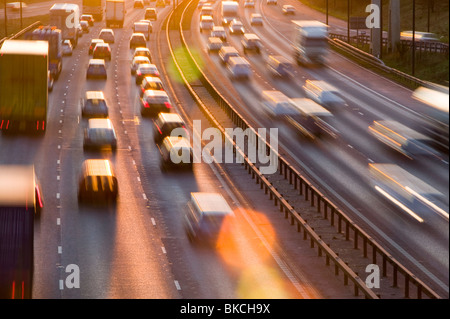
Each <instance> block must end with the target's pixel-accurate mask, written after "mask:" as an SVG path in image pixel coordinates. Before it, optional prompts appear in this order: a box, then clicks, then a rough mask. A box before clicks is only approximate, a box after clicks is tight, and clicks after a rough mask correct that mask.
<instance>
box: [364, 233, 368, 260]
mask: <svg viewBox="0 0 450 319" xmlns="http://www.w3.org/2000/svg"><path fill="white" fill-rule="evenodd" d="M363 255H364V258H367V238H366V236H364V237H363Z"/></svg>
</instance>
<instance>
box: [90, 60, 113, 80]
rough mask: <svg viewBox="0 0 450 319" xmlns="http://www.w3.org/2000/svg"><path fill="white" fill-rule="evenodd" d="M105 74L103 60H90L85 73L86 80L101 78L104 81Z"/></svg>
mask: <svg viewBox="0 0 450 319" xmlns="http://www.w3.org/2000/svg"><path fill="white" fill-rule="evenodd" d="M107 77H108V76H107V73H106V65H105V60H103V59H90V60H89V65H88V68H87V71H86V78H87V79H91V78H102V79H106V78H107Z"/></svg>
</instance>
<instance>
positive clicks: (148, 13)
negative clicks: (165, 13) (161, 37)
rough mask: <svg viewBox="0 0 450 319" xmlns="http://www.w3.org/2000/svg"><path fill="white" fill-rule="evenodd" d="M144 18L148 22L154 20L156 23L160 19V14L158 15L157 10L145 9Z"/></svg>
mask: <svg viewBox="0 0 450 319" xmlns="http://www.w3.org/2000/svg"><path fill="white" fill-rule="evenodd" d="M144 18H145V19H146V20H150V21H151V20H154V21H156V20H157V19H158V14H157V13H156V9H155V8H147V9H145V16H144Z"/></svg>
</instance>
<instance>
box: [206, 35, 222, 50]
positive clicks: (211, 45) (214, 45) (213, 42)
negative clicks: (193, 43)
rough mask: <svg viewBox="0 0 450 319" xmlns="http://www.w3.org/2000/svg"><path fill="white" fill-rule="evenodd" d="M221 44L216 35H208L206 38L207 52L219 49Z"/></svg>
mask: <svg viewBox="0 0 450 319" xmlns="http://www.w3.org/2000/svg"><path fill="white" fill-rule="evenodd" d="M222 46H223V42H222V40H221V39H220V38H216V37H209V38H208V44H207V49H208V52H209V53H210V52H217V51H219V50H220V49H221V48H222Z"/></svg>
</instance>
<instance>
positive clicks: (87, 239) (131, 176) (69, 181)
mask: <svg viewBox="0 0 450 319" xmlns="http://www.w3.org/2000/svg"><path fill="white" fill-rule="evenodd" d="M121 33H122V30H118V32H116V37H117V39H120V38H121ZM117 44H118V45H117V47H116V48H113V60H112V61H111V62H110V63H108V64H109V65H108V66H107V70H108V80H107V81H104V80H87V81H85V84H84V87H83V89H82V90H81V92H80V93H79V94H81V95H82V93H83V92H85V91H87V90H102V91H104V93H105V96H106V97H107V98H108V102H109V106H110V108H109V110H110V118H111V120H112V122H113V124H114V126H115V128H116V134H117V137H118V151H117V152H116V154H114V155H113V154H112V153H99V154H97V153H95V152H94V153H92V152H86V153H85V152H83V151H81V150H82V143H83V142H82V136H83V128H84V127H85V124H86V123H85V122H86V121H84V120H83V121H80V124H79V125H78V130H76V138H72V139H71V140H70V145H72V147H73V149H76V151H72V152H69V149H68V153H67V156H66V158H65V159H64V162H63V163H64V165H67V166H66V168H65V169H64V172H66V174H67V175H65V181H66V182H65V183H64V186H67V189H65V190H64V191H63V193H65V194H67V195H69V196H67V197H64V199H65V202H64V203H66V204H64V207H67V210H66V212H67V214H65V215H64V216H63V218H62V219H61V222H62V227H63V233H64V234H65V236H64V239H65V240H64V241H63V250H64V252H65V254H64V255H63V257H64V260H66V261H67V263H73V264H76V265H78V266H79V268H80V271H81V281H80V286H81V288H80V289H79V290H66V291H64V298H79V297H82V298H177V295H176V289H175V287H172V286H171V285H170V286H169V284H168V283H170V280H167V274H166V273H164V271H163V269H165V267H164V266H163V265H162V264H163V262H164V261H163V260H162V259H163V257H161V258H160V255H161V254H160V245H158V244H157V241H155V240H154V239H153V238H152V232H151V229H150V228H151V227H150V226H149V225H151V220H150V218H149V217H148V216H147V215H146V214H143V213H142V212H143V211H145V210H146V203H145V200H144V198H143V196H142V192H140V191H139V190H138V189H137V188H136V182H137V181H138V179H137V178H138V176H137V174H136V172H133V164H132V162H133V161H132V158H131V156H130V155H129V149H128V147H127V145H126V144H127V143H126V141H127V134H126V133H125V132H124V131H123V130H122V125H121V123H122V116H121V114H120V106H119V105H118V104H117V100H116V99H115V96H116V89H117V88H116V85H117V83H116V82H115V81H114V79H115V76H114V75H115V66H116V64H115V63H116V56H115V55H114V54H115V53H116V52H114V51H115V50H118V49H119V48H118V47H119V42H117ZM86 58H87V57H86ZM79 72H80V73H81V74H80V76H81V77H83V75H85V73H84V72H85V69H84V68H80V70H79ZM75 95H76V94H75ZM72 111H73V112H72V113H71V115H72V121H73V122H75V120H76V119H77V118H78V116H79V110H78V109H73V110H72ZM66 116H69V114H67V115H66ZM74 144H75V145H77V147H75V145H74ZM74 152H75V153H77V154H78V156H76V155H75V154H73V153H74ZM121 154H123V156H121ZM105 157H106V158H110V160H111V161H112V163H113V165H114V167H115V169H116V174H117V178H118V181H119V199H118V203H117V206H116V209H115V210H114V209H113V210H111V209H110V210H107V211H103V210H101V209H100V211H99V210H97V209H89V208H86V207H81V208H80V207H79V206H78V204H77V196H76V194H77V185H78V176H79V174H80V168H81V163H82V161H83V160H84V159H87V158H105ZM74 190H75V192H74ZM70 194H71V196H70ZM77 206H78V209H77ZM70 211H72V212H73V211H75V212H77V214H73V213H72V214H71V213H70ZM140 218H141V219H144V220H139V219H140ZM66 227H67V229H66ZM152 243H153V244H154V245H157V246H155V247H153V246H152V245H151V244H152ZM143 261H145V262H143ZM166 283H167V286H166Z"/></svg>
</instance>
